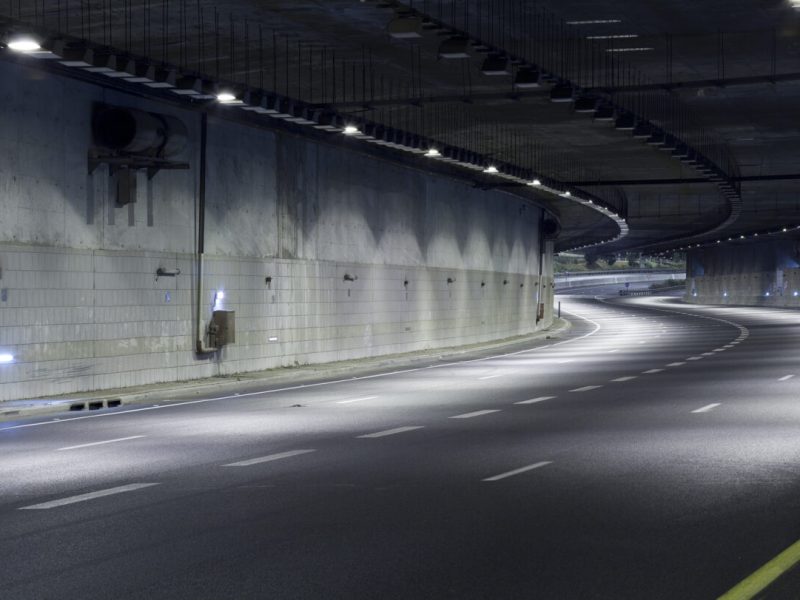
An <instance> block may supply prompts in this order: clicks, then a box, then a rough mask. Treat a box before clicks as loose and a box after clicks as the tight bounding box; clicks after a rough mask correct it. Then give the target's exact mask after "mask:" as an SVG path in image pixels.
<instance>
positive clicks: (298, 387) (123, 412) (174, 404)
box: [0, 310, 602, 432]
mask: <svg viewBox="0 0 800 600" xmlns="http://www.w3.org/2000/svg"><path fill="white" fill-rule="evenodd" d="M562 312H564V313H565V314H568V315H574V316H576V317H578V318H579V319H583V320H584V321H586V322H588V323H591V324H592V325H594V326H595V328H594V329H593V330H592V331H590V332H589V333H585V334H583V335H581V336H578V337H576V338H572V339H569V340H563V341H561V342H556V343H555V344H547V345H545V346H537V347H536V348H526V349H525V350H518V351H516V352H507V353H505V354H495V355H493V356H485V357H483V358H472V359H469V360H461V361H453V362H448V363H441V364H438V365H428V366H426V367H416V368H413V369H399V370H397V371H390V372H388V373H376V374H374V375H364V376H362V377H348V378H346V379H334V380H333V381H320V382H317V383H307V384H306V383H303V384H299V385H292V386H288V387H283V388H275V389H271V390H260V391H257V392H246V393H243V394H242V393H234V394H229V395H227V396H218V397H215V398H201V399H199V400H186V401H184V402H170V403H169V404H162V405H155V406H144V407H142V408H131V409H129V410H118V411H115V412H113V413H103V414H99V415H82V416H80V417H67V418H63V419H59V420H58V421H42V422H39V423H24V424H22V425H12V426H10V427H0V432H3V431H10V430H12V429H25V428H28V427H41V426H43V425H61V424H63V423H70V422H72V421H81V420H83V419H99V418H106V417H117V416H120V415H127V414H131V413H137V412H143V411H146V410H160V409H163V408H177V407H180V406H190V405H192V404H205V403H206V402H218V401H220V400H230V399H231V398H247V397H248V396H262V395H267V394H276V393H279V392H289V391H293V390H302V389H306V388H314V387H320V386H324V385H336V384H339V383H350V382H353V381H361V380H364V379H377V378H378V377H389V376H391V375H401V374H405V373H416V372H418V371H424V370H426V369H442V368H444V367H452V366H453V365H465V364H470V363H474V362H485V361H487V360H494V359H497V358H505V357H508V356H519V355H521V354H531V353H533V352H538V351H540V350H544V349H546V348H552V347H554V346H560V345H562V344H572V343H574V342H577V341H580V340H582V339H585V338H587V337H589V336H592V335H594V334H595V333H597V332H598V331H600V329H602V327H601V326H600V324H599V323H597V322H596V321H592V320H591V319H589V318H588V317H584V316H583V315H579V314H578V313H574V312H571V311H568V310H563V311H562Z"/></svg>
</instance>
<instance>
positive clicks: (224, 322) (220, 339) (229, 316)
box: [208, 310, 236, 348]
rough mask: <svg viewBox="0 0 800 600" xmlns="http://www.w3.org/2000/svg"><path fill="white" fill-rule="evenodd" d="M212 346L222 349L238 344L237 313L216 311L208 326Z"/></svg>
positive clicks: (233, 311)
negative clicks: (228, 345)
mask: <svg viewBox="0 0 800 600" xmlns="http://www.w3.org/2000/svg"><path fill="white" fill-rule="evenodd" d="M208 337H209V338H210V339H209V342H210V343H211V346H213V347H214V348H221V347H222V346H225V345H227V344H234V343H235V342H236V311H235V310H215V311H214V313H213V314H212V315H211V323H209V325H208Z"/></svg>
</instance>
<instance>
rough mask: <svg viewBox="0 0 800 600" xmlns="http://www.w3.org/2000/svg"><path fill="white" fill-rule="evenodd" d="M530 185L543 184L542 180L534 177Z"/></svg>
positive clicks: (537, 185)
mask: <svg viewBox="0 0 800 600" xmlns="http://www.w3.org/2000/svg"><path fill="white" fill-rule="evenodd" d="M528 185H530V186H533V187H539V186H540V185H542V182H541V181H540V180H538V179H534V180H532V181H529V182H528Z"/></svg>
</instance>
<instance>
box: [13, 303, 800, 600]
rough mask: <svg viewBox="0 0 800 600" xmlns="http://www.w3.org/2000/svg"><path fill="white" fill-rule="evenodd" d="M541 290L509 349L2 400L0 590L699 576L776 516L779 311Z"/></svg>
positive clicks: (734, 570) (620, 581)
mask: <svg viewBox="0 0 800 600" xmlns="http://www.w3.org/2000/svg"><path fill="white" fill-rule="evenodd" d="M561 300H562V310H563V311H564V314H565V316H567V317H569V318H570V320H572V321H573V324H574V326H573V328H572V330H571V331H570V333H569V334H567V335H566V336H564V337H563V338H561V339H560V340H542V341H541V342H540V343H539V344H538V346H533V347H531V348H529V349H527V350H524V351H518V352H516V353H514V354H510V355H504V356H494V357H488V356H483V357H480V358H478V359H475V360H465V361H460V362H453V363H443V362H441V361H438V362H432V363H431V364H429V365H421V366H420V365H418V366H416V367H414V368H412V369H407V370H400V371H398V372H395V373H388V374H387V373H381V374H378V375H376V376H373V377H362V378H359V379H345V380H341V381H331V382H319V384H315V385H305V386H295V387H292V388H289V389H277V390H264V391H263V392H254V393H249V394H248V395H244V394H243V395H239V396H236V395H229V396H228V397H225V398H218V397H207V398H200V399H198V398H192V399H191V400H185V401H181V400H180V399H171V400H170V401H165V402H161V403H159V404H158V405H138V406H136V405H134V406H128V407H123V408H121V409H115V410H109V411H104V412H98V413H92V414H87V415H79V416H77V417H75V416H74V415H69V414H64V415H60V416H58V417H55V418H54V417H52V416H50V417H47V418H41V419H33V420H26V421H16V422H5V423H0V565H2V566H0V575H2V577H0V598H2V599H3V600H16V599H37V600H38V599H50V598H52V599H95V598H98V599H99V598H109V599H111V598H114V599H117V598H142V599H148V600H153V599H161V598H181V599H182V598H186V599H228V598H270V599H301V598H302V599H309V598H311V599H316V598H321V599H340V598H341V599H360V598H369V599H371V598H375V599H391V598H409V599H428V598H431V599H440V598H457V599H472V598H481V599H483V598H486V599H506V598H508V599H512V598H513V599H516V598H520V599H522V598H524V599H572V598H576V599H582V598H587V599H595V598H597V599H614V600H619V599H627V598H631V599H648V600H655V599H669V600H676V599H677V600H685V599H694V598H698V599H708V598H712V599H713V598H717V597H718V596H720V595H722V594H723V593H725V592H726V591H727V590H729V589H730V588H731V587H733V586H734V585H735V584H737V583H738V582H739V581H741V580H742V579H744V578H745V577H747V576H748V575H749V574H750V573H752V572H753V571H755V570H756V569H758V568H759V567H760V566H761V565H763V564H764V563H765V562H767V561H768V560H770V559H771V558H773V557H774V556H775V555H776V554H778V553H779V552H781V551H782V550H783V549H785V548H787V547H788V546H790V545H791V544H793V543H794V542H795V541H797V540H798V539H800V477H799V475H800V467H799V465H800V394H798V384H800V360H799V357H798V355H799V354H800V314H799V313H798V312H797V311H791V310H778V309H763V308H731V307H693V306H687V305H683V304H680V303H679V302H678V301H677V300H676V299H673V298H626V299H620V298H613V299H608V300H599V299H595V298H592V297H583V298H580V297H564V298H561ZM567 313H568V314H567ZM495 352H496V351H495ZM794 575H796V573H795V574H792V573H790V574H789V577H788V578H786V579H784V580H783V583H782V584H781V586H777V585H776V586H774V587H773V588H770V589H771V590H774V591H773V592H770V591H769V590H768V593H767V594H766V595H765V596H764V597H769V598H773V597H774V598H778V597H787V598H795V597H800V591H799V590H798V589H797V588H796V587H795V586H794V584H792V583H791V581H792V579H791V577H792V576H794ZM787 582H788V583H787Z"/></svg>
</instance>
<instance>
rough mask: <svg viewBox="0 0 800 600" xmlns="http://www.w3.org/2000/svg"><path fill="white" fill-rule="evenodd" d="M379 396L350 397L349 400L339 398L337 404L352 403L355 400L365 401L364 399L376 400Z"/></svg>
mask: <svg viewBox="0 0 800 600" xmlns="http://www.w3.org/2000/svg"><path fill="white" fill-rule="evenodd" d="M377 397H378V396H364V397H363V398H349V399H347V400H337V401H336V404H352V403H353V402H364V400H375V398H377Z"/></svg>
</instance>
